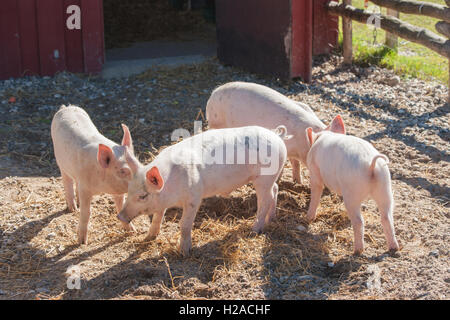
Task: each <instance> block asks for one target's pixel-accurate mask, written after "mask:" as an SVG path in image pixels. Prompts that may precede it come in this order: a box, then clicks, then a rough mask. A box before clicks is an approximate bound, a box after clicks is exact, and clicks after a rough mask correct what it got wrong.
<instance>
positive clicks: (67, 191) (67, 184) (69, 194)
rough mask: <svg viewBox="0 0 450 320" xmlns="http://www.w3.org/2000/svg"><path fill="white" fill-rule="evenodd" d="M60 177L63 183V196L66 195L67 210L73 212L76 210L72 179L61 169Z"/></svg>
mask: <svg viewBox="0 0 450 320" xmlns="http://www.w3.org/2000/svg"><path fill="white" fill-rule="evenodd" d="M61 178H62V182H63V185H64V196H65V197H66V203H67V210H69V212H74V211H75V210H77V204H76V202H75V194H74V190H73V182H74V181H73V179H72V178H70V177H69V176H68V175H67V174H66V173H64V172H62V171H61Z"/></svg>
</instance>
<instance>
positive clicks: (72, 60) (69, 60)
mask: <svg viewBox="0 0 450 320" xmlns="http://www.w3.org/2000/svg"><path fill="white" fill-rule="evenodd" d="M71 5H77V6H79V7H80V8H81V1H80V0H64V7H63V14H64V31H65V36H64V38H65V41H66V65H67V70H69V71H71V72H83V71H84V61H83V60H84V58H83V37H82V31H81V29H72V30H70V29H69V28H67V25H66V24H67V19H68V18H69V16H70V15H71V14H68V13H67V8H68V7H69V6H71Z"/></svg>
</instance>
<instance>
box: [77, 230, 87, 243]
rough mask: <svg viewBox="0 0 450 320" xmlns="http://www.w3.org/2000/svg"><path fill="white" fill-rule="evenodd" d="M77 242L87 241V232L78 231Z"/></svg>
mask: <svg viewBox="0 0 450 320" xmlns="http://www.w3.org/2000/svg"><path fill="white" fill-rule="evenodd" d="M78 243H79V244H87V243H88V236H87V232H80V231H78Z"/></svg>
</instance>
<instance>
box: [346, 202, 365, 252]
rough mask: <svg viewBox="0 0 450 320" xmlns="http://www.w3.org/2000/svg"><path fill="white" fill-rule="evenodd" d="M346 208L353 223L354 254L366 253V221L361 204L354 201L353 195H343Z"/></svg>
mask: <svg viewBox="0 0 450 320" xmlns="http://www.w3.org/2000/svg"><path fill="white" fill-rule="evenodd" d="M343 197H344V204H345V208H346V209H347V212H348V216H349V218H350V221H351V223H352V227H353V234H354V254H355V255H360V254H361V253H362V252H363V251H364V219H363V217H362V215H361V203H360V202H359V201H354V200H353V199H352V197H351V195H347V196H346V195H343Z"/></svg>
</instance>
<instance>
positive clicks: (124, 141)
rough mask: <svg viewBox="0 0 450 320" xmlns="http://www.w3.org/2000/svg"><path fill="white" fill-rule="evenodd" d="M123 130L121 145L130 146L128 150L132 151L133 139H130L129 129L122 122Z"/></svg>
mask: <svg viewBox="0 0 450 320" xmlns="http://www.w3.org/2000/svg"><path fill="white" fill-rule="evenodd" d="M122 130H123V138H122V146H124V147H128V148H130V151H131V152H132V153H133V152H134V150H133V140H132V139H131V133H130V129H128V127H127V126H126V125H124V124H123V123H122Z"/></svg>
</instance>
